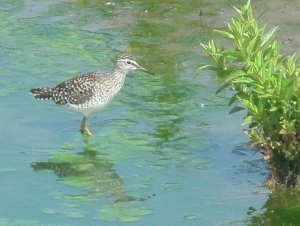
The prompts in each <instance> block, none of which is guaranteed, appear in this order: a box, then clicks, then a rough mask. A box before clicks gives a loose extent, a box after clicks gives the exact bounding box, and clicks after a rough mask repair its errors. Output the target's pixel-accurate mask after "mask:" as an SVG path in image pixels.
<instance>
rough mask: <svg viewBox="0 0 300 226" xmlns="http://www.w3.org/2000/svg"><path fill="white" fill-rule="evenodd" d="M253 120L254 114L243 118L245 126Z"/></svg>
mask: <svg viewBox="0 0 300 226" xmlns="http://www.w3.org/2000/svg"><path fill="white" fill-rule="evenodd" d="M252 121H253V116H252V115H249V116H247V117H246V118H245V119H244V120H243V123H242V125H243V126H244V125H248V124H250V123H251V122H252Z"/></svg>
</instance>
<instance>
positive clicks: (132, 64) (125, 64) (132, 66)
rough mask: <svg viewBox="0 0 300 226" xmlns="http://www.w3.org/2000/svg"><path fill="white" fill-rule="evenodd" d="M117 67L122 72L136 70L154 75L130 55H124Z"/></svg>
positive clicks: (119, 59)
mask: <svg viewBox="0 0 300 226" xmlns="http://www.w3.org/2000/svg"><path fill="white" fill-rule="evenodd" d="M116 67H117V68H118V69H120V70H125V71H126V72H128V71H134V70H141V71H144V72H146V73H149V74H153V73H151V72H150V71H148V70H147V69H145V68H143V67H142V66H140V65H139V64H138V63H137V62H136V60H135V59H134V58H133V57H132V56H129V55H122V56H120V57H119V58H118V60H117V63H116Z"/></svg>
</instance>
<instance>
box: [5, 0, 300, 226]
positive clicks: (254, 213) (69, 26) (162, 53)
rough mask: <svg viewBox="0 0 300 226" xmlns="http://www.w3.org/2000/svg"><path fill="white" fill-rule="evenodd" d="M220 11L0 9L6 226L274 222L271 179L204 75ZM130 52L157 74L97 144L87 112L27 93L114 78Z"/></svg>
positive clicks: (170, 7)
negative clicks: (84, 133)
mask: <svg viewBox="0 0 300 226" xmlns="http://www.w3.org/2000/svg"><path fill="white" fill-rule="evenodd" d="M222 4H224V2H223V3H219V4H213V5H212V3H210V1H207V2H206V1H196V0H195V1H187V2H186V3H181V1H165V3H160V2H152V3H143V1H137V0H136V1H127V3H118V2H105V1H96V0H94V1H85V0H81V1H80V0H78V1H60V0H42V1H34V0H26V1H21V0H14V1H9V0H4V1H1V3H0V28H1V39H0V46H1V53H0V55H1V61H0V67H1V71H0V76H1V80H0V87H1V93H0V109H1V117H0V143H1V146H0V155H1V160H0V180H1V187H0V200H1V204H0V225H102V224H106V225H123V224H124V222H135V225H174V226H176V225H248V224H249V225H256V222H259V221H263V220H264V216H265V217H266V219H272V218H273V216H272V214H268V213H269V212H272V211H271V210H272V209H268V207H269V206H271V207H272V208H273V206H274V205H273V203H272V202H273V199H272V197H271V196H270V197H269V191H268V190H267V189H265V188H264V187H262V186H261V185H262V183H263V182H264V181H265V180H266V179H267V177H268V174H269V171H268V168H267V166H266V165H265V163H264V162H263V161H262V160H261V155H260V154H259V153H255V152H253V151H252V150H251V149H250V148H249V146H248V144H247V142H248V140H247V138H246V136H245V135H244V134H243V131H242V129H243V128H242V127H241V126H240V122H241V119H242V117H243V115H242V114H240V115H238V114H237V115H228V114H227V113H228V111H229V109H230V108H229V107H228V106H227V101H228V100H227V99H226V98H225V97H224V98H223V97H216V96H215V90H216V88H217V87H218V81H217V80H216V79H215V78H214V77H213V76H211V75H209V74H207V73H202V75H201V76H200V74H199V73H197V68H198V67H199V66H201V65H202V64H203V63H205V62H206V61H207V58H205V54H204V53H203V51H202V50H201V48H200V46H199V43H200V42H204V41H206V40H208V39H209V38H211V29H210V27H209V24H207V21H206V18H212V17H213V16H214V15H215V10H216V9H218V7H222ZM230 4H233V3H230ZM225 5H226V4H225ZM223 7H224V5H223ZM203 12H204V15H202V16H201V14H203ZM123 52H127V53H131V54H132V55H134V56H135V57H136V58H137V59H138V61H139V62H140V64H141V65H143V66H144V67H146V68H148V69H149V70H151V71H153V72H155V73H156V75H153V76H152V75H147V74H143V73H139V72H137V73H131V74H130V75H129V76H128V78H127V80H126V84H125V87H124V88H123V90H122V91H121V93H120V95H118V97H117V98H116V99H115V100H114V101H113V102H112V103H111V104H110V105H109V106H108V107H107V108H106V109H105V110H103V111H102V112H99V113H97V114H94V115H93V116H92V117H91V118H90V119H89V120H90V127H91V129H92V130H93V132H94V136H93V137H92V138H91V139H89V140H87V139H83V138H82V137H81V135H80V134H79V132H78V129H79V124H80V120H81V116H80V115H77V114H75V113H73V112H69V111H67V110H66V109H64V108H61V107H59V106H55V105H54V104H51V103H47V102H39V101H36V100H34V99H33V98H32V97H31V96H30V95H28V90H29V89H31V88H33V87H39V86H52V85H55V84H57V83H58V82H61V81H63V80H65V79H67V78H71V77H73V76H75V75H78V74H80V73H84V72H87V71H94V70H103V71H107V70H109V69H110V68H111V67H112V66H113V63H114V60H115V58H116V56H117V55H118V54H120V53H123ZM268 198H269V199H268ZM270 203H271V204H272V205H271V204H270ZM297 205H298V203H297V202H296V203H293V205H292V207H293V209H292V210H293V211H294V212H295V211H298V210H299V208H298V207H297ZM276 208H277V206H276ZM280 208H281V207H280ZM297 208H298V209H297ZM268 211H269V212H268ZM263 213H266V215H263ZM289 213H290V212H289ZM260 214H262V215H260ZM283 216H284V215H283ZM282 218H284V217H282ZM297 220H298V219H290V221H291V223H293V222H296V221H297ZM278 222H280V221H278Z"/></svg>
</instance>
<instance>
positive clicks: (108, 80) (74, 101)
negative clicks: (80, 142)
mask: <svg viewBox="0 0 300 226" xmlns="http://www.w3.org/2000/svg"><path fill="white" fill-rule="evenodd" d="M137 69H139V70H141V71H144V72H147V73H150V74H153V73H151V72H149V71H148V70H147V69H145V68H143V67H141V66H140V65H139V64H138V63H137V62H136V61H135V59H134V58H133V57H131V56H128V55H123V56H120V57H119V58H118V59H117V62H116V64H115V67H114V68H113V70H112V71H111V72H110V73H102V72H89V73H85V74H82V75H80V76H78V77H75V78H72V79H70V80H67V81H65V82H62V83H61V84H59V85H57V86H55V87H53V88H50V87H43V88H34V89H31V90H30V93H31V94H33V96H34V97H35V98H36V99H38V100H52V101H54V102H55V103H56V104H59V105H65V106H67V107H69V108H70V109H72V110H74V111H77V112H80V113H81V114H82V115H83V119H82V122H81V130H80V131H81V133H82V134H84V135H88V136H90V135H92V133H91V131H90V130H89V128H88V124H87V117H88V116H89V115H90V114H91V113H93V112H95V111H98V110H100V109H101V108H103V107H104V106H105V105H106V104H108V103H109V102H110V101H111V100H112V98H113V97H114V96H116V94H117V93H118V92H119V91H120V90H121V88H122V87H123V85H124V81H125V77H126V74H127V73H128V72H129V71H133V70H137Z"/></svg>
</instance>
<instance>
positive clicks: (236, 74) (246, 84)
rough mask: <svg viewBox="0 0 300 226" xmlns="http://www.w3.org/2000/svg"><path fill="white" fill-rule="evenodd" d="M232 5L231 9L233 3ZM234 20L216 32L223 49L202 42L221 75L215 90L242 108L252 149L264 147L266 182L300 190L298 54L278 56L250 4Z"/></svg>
mask: <svg viewBox="0 0 300 226" xmlns="http://www.w3.org/2000/svg"><path fill="white" fill-rule="evenodd" d="M234 8H235V7H234ZM235 10H236V11H237V13H238V17H237V18H233V19H232V21H231V23H228V27H227V29H226V30H217V32H218V33H219V34H220V35H221V36H222V37H223V38H225V39H227V40H229V41H230V43H231V45H232V48H227V47H226V48H224V47H221V46H220V45H219V44H216V43H215V42H214V41H213V40H212V41H210V42H209V43H208V44H202V46H203V47H204V49H205V50H206V52H207V53H208V54H209V56H210V57H211V58H212V60H213V62H214V65H207V66H204V67H202V68H209V69H211V70H213V71H215V72H216V73H217V74H218V75H219V76H222V77H223V78H224V84H223V85H222V86H221V87H220V88H219V89H218V90H217V92H220V91H222V90H224V89H225V88H228V87H229V88H231V89H232V90H233V95H232V97H231V99H230V101H229V104H230V105H235V106H234V107H233V108H232V110H231V111H230V113H234V112H237V111H240V110H244V109H246V111H247V115H246V117H245V118H244V122H243V124H249V128H248V130H247V134H248V136H249V137H250V139H251V140H252V143H253V145H254V146H255V147H259V148H261V149H262V150H263V154H264V159H265V160H266V161H267V162H268V163H269V164H270V166H271V169H272V177H271V180H270V185H277V184H281V185H285V186H287V187H294V188H296V189H297V190H300V125H299V123H300V68H299V66H298V65H297V57H296V55H295V54H294V55H287V56H284V55H282V54H281V51H280V48H281V45H280V43H279V42H278V41H277V40H276V39H275V38H274V34H275V31H276V28H274V29H273V30H270V31H266V27H265V26H260V25H259V22H258V20H257V19H256V18H254V16H253V12H252V7H251V2H250V1H248V3H247V4H246V5H245V6H243V7H242V8H240V9H239V8H235Z"/></svg>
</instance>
